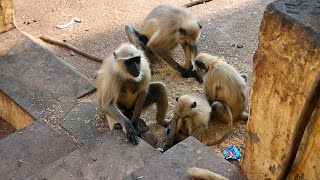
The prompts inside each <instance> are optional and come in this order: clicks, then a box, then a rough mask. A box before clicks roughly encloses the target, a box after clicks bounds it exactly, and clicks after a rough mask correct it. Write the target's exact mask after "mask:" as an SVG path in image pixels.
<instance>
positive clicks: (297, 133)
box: [278, 74, 320, 180]
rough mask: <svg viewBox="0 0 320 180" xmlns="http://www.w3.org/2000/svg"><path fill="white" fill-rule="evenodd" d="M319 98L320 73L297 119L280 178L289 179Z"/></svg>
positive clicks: (280, 179)
mask: <svg viewBox="0 0 320 180" xmlns="http://www.w3.org/2000/svg"><path fill="white" fill-rule="evenodd" d="M319 99H320V74H318V76H317V78H316V80H315V82H314V84H313V87H312V89H311V92H310V93H309V95H308V97H307V99H306V102H305V104H304V106H303V109H302V111H301V114H300V117H299V119H298V121H297V124H296V127H295V130H294V131H293V135H292V143H291V147H290V149H289V152H288V154H287V156H286V158H285V160H284V161H283V164H282V171H281V173H280V175H279V177H278V179H279V180H282V179H287V177H288V175H289V173H290V171H291V169H292V166H293V163H294V160H295V158H296V156H297V152H298V149H299V146H300V143H301V140H302V137H303V134H304V132H305V129H306V127H307V125H308V123H309V121H310V119H311V116H312V113H313V111H314V109H315V108H316V106H317V104H318V101H319Z"/></svg>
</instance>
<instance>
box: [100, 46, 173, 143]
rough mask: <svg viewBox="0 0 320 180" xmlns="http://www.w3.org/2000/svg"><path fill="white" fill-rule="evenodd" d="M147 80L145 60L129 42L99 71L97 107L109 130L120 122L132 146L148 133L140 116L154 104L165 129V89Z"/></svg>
mask: <svg viewBox="0 0 320 180" xmlns="http://www.w3.org/2000/svg"><path fill="white" fill-rule="evenodd" d="M150 79H151V73H150V68H149V62H148V59H147V58H146V57H145V55H144V53H143V52H142V51H141V50H138V49H137V48H136V47H135V46H134V45H132V44H129V43H124V44H122V45H121V46H120V47H119V48H117V49H116V50H115V51H114V52H113V54H112V55H110V56H109V57H108V58H107V59H105V60H104V61H103V64H102V67H101V69H100V70H99V72H98V77H97V104H98V106H99V109H100V113H101V115H102V116H106V118H107V121H108V124H109V127H110V129H113V127H114V125H115V124H116V123H120V124H121V127H122V129H123V131H124V132H125V133H126V134H127V136H128V139H129V140H130V141H131V142H132V143H133V144H137V143H138V138H137V136H138V133H143V132H146V131H147V130H148V126H147V125H146V124H145V122H144V121H143V120H141V119H140V114H141V111H142V110H143V109H146V108H147V107H149V106H150V105H152V104H153V103H155V104H156V106H157V117H156V120H157V122H158V123H160V124H161V125H163V126H165V115H166V112H167V109H168V97H167V91H166V87H165V85H164V84H163V83H162V82H150ZM116 127H119V124H117V126H116Z"/></svg>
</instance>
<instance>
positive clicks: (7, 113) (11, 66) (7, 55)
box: [0, 29, 95, 129]
mask: <svg viewBox="0 0 320 180" xmlns="http://www.w3.org/2000/svg"><path fill="white" fill-rule="evenodd" d="M94 89H95V87H94V85H93V84H92V83H91V82H90V81H89V80H88V78H86V77H85V76H84V75H82V74H80V73H79V72H78V71H76V70H75V69H74V68H73V67H72V66H71V65H69V64H68V63H66V62H64V61H62V60H60V59H59V58H58V57H57V56H55V55H54V54H53V53H52V52H51V51H49V50H48V49H45V48H43V47H42V46H40V45H39V44H37V43H36V42H34V41H33V40H31V39H30V38H29V37H28V36H26V35H25V34H23V33H22V32H21V31H19V30H18V29H13V30H11V31H9V32H6V33H2V34H0V99H3V98H5V99H7V101H10V100H12V101H14V102H15V103H17V106H16V107H17V108H20V107H21V108H22V109H23V110H24V111H26V112H27V113H28V114H30V115H31V116H32V117H33V118H34V119H39V118H40V117H45V116H46V117H47V119H49V120H52V121H58V120H60V119H61V118H62V117H64V116H65V115H66V114H67V113H68V112H69V111H70V110H71V109H72V108H73V106H75V105H76V104H77V98H79V97H81V96H83V95H85V94H87V93H89V92H91V91H93V90H94ZM1 94H3V96H8V97H2V96H1ZM1 103H4V102H2V101H0V115H1V117H3V118H4V120H6V121H7V122H10V121H12V124H13V126H15V128H17V129H20V128H23V127H25V126H26V125H28V124H29V123H30V121H29V122H28V123H25V124H20V123H21V122H22V121H23V120H24V118H21V116H19V114H17V113H14V112H15V111H12V108H11V107H12V102H5V103H4V104H2V105H1ZM31 122H32V121H31Z"/></svg>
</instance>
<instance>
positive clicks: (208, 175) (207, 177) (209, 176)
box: [188, 167, 229, 180]
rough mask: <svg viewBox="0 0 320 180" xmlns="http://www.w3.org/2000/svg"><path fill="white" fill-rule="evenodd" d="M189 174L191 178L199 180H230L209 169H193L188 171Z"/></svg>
mask: <svg viewBox="0 0 320 180" xmlns="http://www.w3.org/2000/svg"><path fill="white" fill-rule="evenodd" d="M188 173H189V175H190V176H191V177H193V178H197V179H204V180H229V179H228V178H226V177H223V176H221V175H219V174H217V173H214V172H212V171H209V170H207V169H202V168H196V167H192V168H189V169H188Z"/></svg>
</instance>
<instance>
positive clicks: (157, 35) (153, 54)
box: [125, 5, 202, 83]
mask: <svg viewBox="0 0 320 180" xmlns="http://www.w3.org/2000/svg"><path fill="white" fill-rule="evenodd" d="M200 29H201V26H200V25H199V23H198V21H197V19H196V17H195V16H194V15H193V14H192V13H191V12H190V11H189V10H188V9H187V8H184V7H178V6H168V5H162V6H158V7H156V8H155V9H153V10H152V11H151V12H150V13H149V14H148V16H147V17H146V18H145V20H144V21H143V23H142V31H140V30H138V29H135V28H134V27H132V26H130V25H127V26H126V28H125V31H126V33H127V36H128V39H129V41H130V42H131V43H133V44H135V45H136V46H138V47H140V48H142V49H143V50H145V52H146V55H147V56H148V58H149V59H150V60H153V59H157V57H160V58H161V59H163V60H164V61H165V62H166V63H168V64H169V65H170V66H171V67H172V68H173V69H175V70H177V71H179V72H180V74H181V76H182V77H191V76H192V77H195V78H196V79H197V80H198V81H199V82H200V83H201V82H202V79H201V76H199V74H198V73H197V72H196V71H194V69H193V64H192V61H191V59H192V56H193V57H195V56H196V55H197V54H198V50H197V43H198V40H199V37H200ZM179 44H180V45H181V46H182V48H183V51H184V54H185V64H184V68H183V67H181V66H180V65H179V63H177V62H176V61H175V60H174V59H173V58H172V56H171V55H170V53H171V52H172V51H173V50H174V49H175V48H176V47H177V46H178V45H179Z"/></svg>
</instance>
